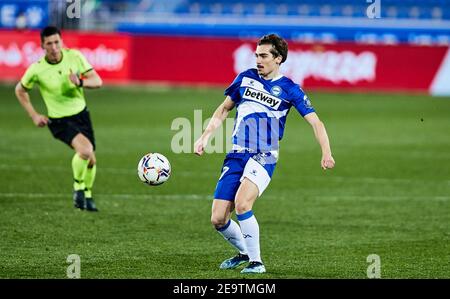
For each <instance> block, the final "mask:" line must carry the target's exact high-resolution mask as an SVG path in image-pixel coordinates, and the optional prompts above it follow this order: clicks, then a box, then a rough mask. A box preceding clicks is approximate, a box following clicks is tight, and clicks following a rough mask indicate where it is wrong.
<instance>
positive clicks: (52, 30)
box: [41, 26, 61, 43]
mask: <svg viewBox="0 0 450 299" xmlns="http://www.w3.org/2000/svg"><path fill="white" fill-rule="evenodd" d="M53 34H58V35H59V36H61V31H59V29H58V28H56V27H55V26H47V27H45V28H44V29H42V30H41V42H42V43H43V42H44V38H46V37H47V36H51V35H53Z"/></svg>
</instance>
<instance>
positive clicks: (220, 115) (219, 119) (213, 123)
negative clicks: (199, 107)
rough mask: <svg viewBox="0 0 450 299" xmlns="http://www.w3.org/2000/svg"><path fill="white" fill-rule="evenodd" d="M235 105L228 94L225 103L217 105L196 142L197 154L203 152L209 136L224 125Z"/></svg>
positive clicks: (195, 150) (195, 151)
mask: <svg viewBox="0 0 450 299" xmlns="http://www.w3.org/2000/svg"><path fill="white" fill-rule="evenodd" d="M234 105H235V104H234V102H233V100H232V99H231V97H230V96H227V97H226V98H225V101H223V103H222V104H220V105H219V107H217V109H216V111H214V114H213V116H212V118H211V120H210V121H209V123H208V126H207V127H206V129H205V131H204V132H203V134H202V136H200V138H199V139H198V140H197V141H196V142H195V144H194V153H195V154H197V155H199V156H200V155H202V154H203V152H204V149H205V147H206V145H207V144H208V140H209V138H210V137H211V135H212V134H213V133H214V131H215V130H216V129H217V128H218V127H220V126H221V125H222V123H223V121H224V120H225V119H226V118H227V116H228V113H229V112H230V111H231V110H233V108H234Z"/></svg>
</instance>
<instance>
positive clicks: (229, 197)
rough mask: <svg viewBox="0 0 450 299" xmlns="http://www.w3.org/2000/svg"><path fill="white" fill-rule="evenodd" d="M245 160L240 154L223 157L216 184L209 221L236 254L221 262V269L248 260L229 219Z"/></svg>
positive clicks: (230, 267)
mask: <svg viewBox="0 0 450 299" xmlns="http://www.w3.org/2000/svg"><path fill="white" fill-rule="evenodd" d="M244 166H245V161H244V160H243V159H242V157H241V156H236V157H229V156H227V158H225V161H224V164H223V167H222V174H221V175H220V178H219V181H218V182H217V185H216V190H215V192H214V198H215V200H214V201H213V205H212V211H211V212H212V213H211V222H212V224H213V226H214V227H215V228H216V230H217V231H218V232H219V233H220V234H221V235H222V236H223V237H224V238H225V240H227V241H228V242H229V243H230V244H231V245H233V246H234V247H235V248H236V249H237V250H238V254H237V255H236V256H234V257H232V258H229V259H227V260H225V261H224V262H222V264H221V265H220V268H221V269H233V268H236V267H237V266H239V265H241V264H242V263H245V262H247V261H248V256H247V250H246V248H245V243H244V239H243V237H242V232H241V229H240V227H239V225H238V224H237V223H236V222H235V221H234V220H232V219H231V217H230V216H231V213H232V212H233V210H234V198H235V196H236V191H237V189H238V188H239V185H240V178H241V177H242V173H243V170H244Z"/></svg>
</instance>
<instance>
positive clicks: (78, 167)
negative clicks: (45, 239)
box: [71, 133, 96, 209]
mask: <svg viewBox="0 0 450 299" xmlns="http://www.w3.org/2000/svg"><path fill="white" fill-rule="evenodd" d="M71 146H72V148H73V149H74V150H75V155H74V156H73V158H72V171H73V178H74V184H73V188H74V204H75V207H77V208H80V209H84V208H86V204H85V197H86V196H85V193H84V192H85V189H86V187H87V183H88V185H89V187H90V188H92V184H93V181H94V178H95V163H96V160H95V154H94V147H93V145H92V143H91V141H90V140H89V139H88V138H87V137H86V136H84V135H83V134H82V133H78V134H77V135H75V137H74V138H73V139H72V141H71ZM89 165H91V166H92V167H91V168H88V166H89ZM88 169H89V170H88ZM88 171H89V172H90V175H88V176H87V173H88ZM86 178H88V182H86Z"/></svg>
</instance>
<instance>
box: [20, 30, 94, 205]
mask: <svg viewBox="0 0 450 299" xmlns="http://www.w3.org/2000/svg"><path fill="white" fill-rule="evenodd" d="M40 36H41V46H42V48H43V49H44V50H45V56H44V57H42V58H41V59H40V60H38V61H37V62H35V63H33V64H32V65H30V67H29V68H28V69H27V70H26V72H25V74H24V75H23V77H22V79H21V80H20V82H19V83H18V84H17V85H16V89H15V93H16V96H17V99H18V100H19V102H20V104H21V105H22V106H23V108H24V109H25V110H26V112H27V113H28V115H29V116H30V117H31V119H32V121H33V123H34V124H35V125H36V126H37V127H44V126H46V125H47V126H48V128H49V129H50V131H51V133H52V134H53V137H55V138H57V139H59V140H61V141H62V142H64V143H66V144H67V145H69V146H70V147H71V148H73V149H74V151H75V155H74V156H73V158H72V170H73V179H74V183H73V201H74V206H75V208H78V209H81V210H84V209H86V210H87V211H93V212H96V211H98V209H97V207H96V205H95V203H94V200H93V198H92V186H93V184H94V180H95V174H96V158H95V152H94V151H95V138H94V131H93V129H92V123H91V119H90V115H89V111H88V109H87V107H86V101H85V98H84V93H83V88H98V87H100V86H101V85H102V80H101V78H100V77H99V75H98V74H97V72H96V71H95V70H94V69H93V68H92V66H91V65H90V64H89V62H88V61H87V60H86V58H85V57H84V56H83V55H82V54H81V53H80V52H79V51H76V50H73V49H66V48H63V41H62V39H61V33H60V31H59V30H58V28H56V27H53V26H49V27H46V28H44V29H43V30H42V31H41V33H40ZM34 84H37V85H39V90H40V93H41V95H42V98H43V99H44V102H45V105H46V107H47V112H48V117H47V116H45V115H42V114H40V113H38V112H37V111H36V110H35V109H34V107H33V105H32V104H31V101H30V96H29V94H28V91H29V90H30V89H32V88H33V86H34Z"/></svg>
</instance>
